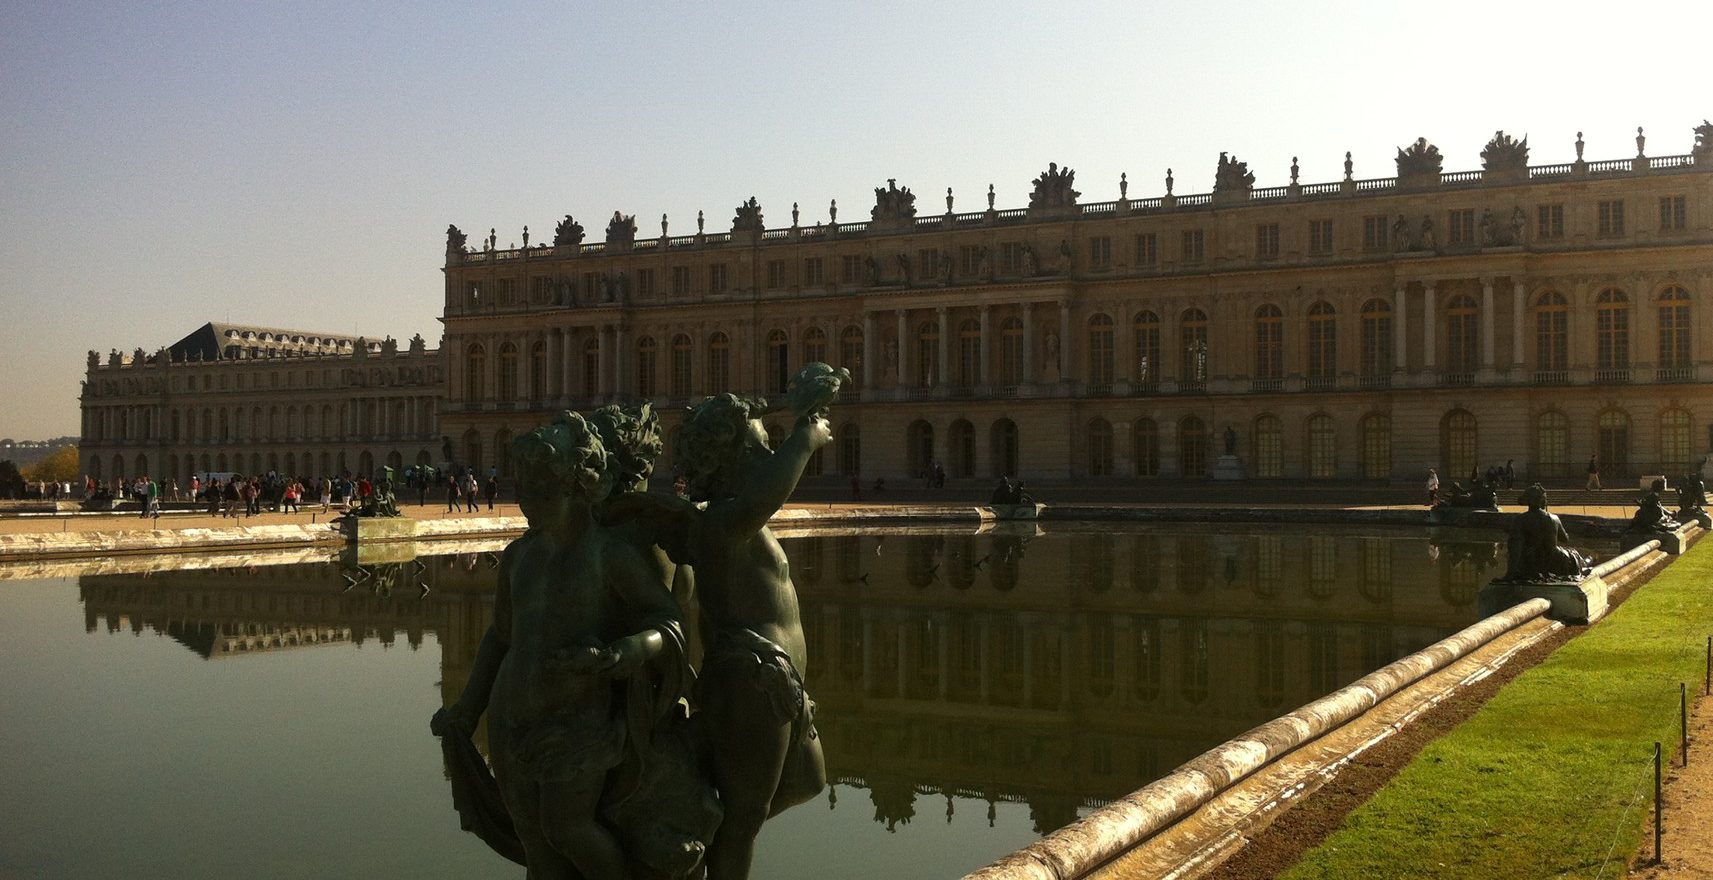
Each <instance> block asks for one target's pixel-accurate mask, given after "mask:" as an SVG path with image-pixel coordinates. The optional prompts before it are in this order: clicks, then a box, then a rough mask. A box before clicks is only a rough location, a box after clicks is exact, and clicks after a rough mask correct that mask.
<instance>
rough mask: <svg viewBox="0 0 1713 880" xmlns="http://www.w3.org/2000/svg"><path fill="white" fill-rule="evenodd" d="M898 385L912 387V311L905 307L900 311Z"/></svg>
mask: <svg viewBox="0 0 1713 880" xmlns="http://www.w3.org/2000/svg"><path fill="white" fill-rule="evenodd" d="M897 314H898V364H897V367H898V387H899V388H909V387H910V378H911V377H910V373H911V370H910V363H911V358H910V313H909V312H906V311H905V310H903V309H899V310H898V312H897Z"/></svg>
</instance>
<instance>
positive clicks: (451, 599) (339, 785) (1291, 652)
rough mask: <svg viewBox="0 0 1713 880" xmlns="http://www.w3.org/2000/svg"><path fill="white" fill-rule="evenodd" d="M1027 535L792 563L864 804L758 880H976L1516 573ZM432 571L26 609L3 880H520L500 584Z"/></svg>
mask: <svg viewBox="0 0 1713 880" xmlns="http://www.w3.org/2000/svg"><path fill="white" fill-rule="evenodd" d="M1029 529H1030V533H1023V532H1012V533H1002V534H994V533H988V534H970V533H967V532H956V531H940V532H926V533H924V532H922V531H919V530H918V531H912V532H910V533H904V532H897V531H894V532H881V531H865V532H861V533H843V534H831V533H823V534H818V535H812V536H803V535H800V536H798V537H790V538H787V539H786V540H785V541H784V544H785V547H786V550H787V552H788V554H789V555H790V557H791V569H792V573H793V577H794V579H795V581H796V583H797V586H798V589H799V592H800V593H801V594H802V598H803V603H802V605H803V618H804V627H805V630H806V632H807V635H808V639H809V647H810V658H811V659H810V668H809V670H808V674H807V680H808V685H809V689H810V693H811V695H812V696H813V697H814V698H815V699H816V701H817V702H818V704H819V709H818V717H817V721H818V726H819V728H820V731H821V735H822V737H823V744H824V747H825V751H826V758H827V765H828V773H829V777H830V778H831V780H832V781H833V784H832V785H830V786H829V789H828V791H827V792H826V794H825V795H823V796H822V798H821V799H820V800H818V801H815V802H811V803H808V804H805V805H803V806H800V807H797V808H795V809H793V810H790V811H788V812H786V813H785V814H783V815H781V816H779V817H778V818H776V819H774V820H773V821H772V822H770V823H769V825H768V826H767V828H766V829H765V830H764V831H763V833H762V838H761V841H760V844H759V848H758V849H759V855H758V864H757V867H756V871H755V876H756V877H757V878H802V877H811V876H813V877H827V878H843V877H850V878H858V877H892V878H915V877H925V878H926V877H956V876H959V875H961V874H962V873H964V872H966V871H969V870H972V869H974V868H977V867H980V866H981V865H983V864H985V863H987V862H988V861H991V860H992V859H994V858H996V857H998V856H1000V855H1003V854H1004V853H1006V852H1008V851H1010V850H1012V849H1014V848H1016V847H1018V846H1021V845H1023V844H1025V843H1027V842H1029V841H1030V840H1032V839H1034V838H1035V837H1036V836H1038V835H1039V834H1040V833H1043V832H1045V831H1049V830H1052V829H1054V828H1057V827H1059V826H1062V825H1064V824H1065V823H1067V822H1069V821H1072V820H1073V819H1075V818H1076V817H1078V816H1079V815H1085V814H1086V813H1087V812H1088V811H1089V809H1091V808H1092V807H1094V806H1097V805H1099V804H1101V803H1104V802H1105V801H1107V800H1110V799H1113V798H1116V797H1119V796H1122V795H1124V794H1126V793H1128V792H1130V791H1132V790H1134V789H1135V788H1137V787H1139V786H1141V785H1143V784H1145V783H1147V782H1149V781H1151V780H1153V779H1155V778H1157V777H1159V776H1161V775H1163V774H1164V773H1166V772H1168V771H1170V770H1171V769H1172V768H1173V767H1175V766H1176V765H1177V764H1179V763H1181V762H1183V761H1184V760H1186V759H1188V758H1191V757H1193V756H1195V755H1196V754H1198V753H1200V752H1201V751H1203V750H1205V749H1207V748H1208V747H1210V746H1212V745H1215V744H1217V743H1219V742H1222V741H1224V740H1225V739H1228V738H1230V737H1231V736H1233V735H1235V734H1237V733H1240V732H1242V731H1244V730H1246V729H1248V728H1249V727H1252V726H1254V725H1255V724H1258V723H1260V722H1262V721H1265V720H1267V719H1270V718H1273V717H1275V716H1277V715H1279V714H1281V713H1282V712H1285V711H1288V710H1290V709H1292V708H1294V707H1296V706H1298V705H1301V704H1302V703H1305V702H1307V701H1309V700H1311V699H1313V698H1315V697H1317V696H1320V695H1322V694H1324V693H1327V692H1329V691H1331V690H1333V689H1335V688H1337V687H1339V686H1340V685H1343V684H1345V683H1347V682H1349V681H1351V680H1353V679H1355V678H1357V677H1359V676H1361V675H1363V674H1364V673H1366V672H1368V671H1369V670H1371V669H1374V668H1376V667H1378V666H1381V665H1383V664H1385V663H1387V662H1390V661H1391V660H1393V659H1395V658H1397V657H1400V656H1403V655H1404V654H1407V653H1409V652H1411V651H1414V650H1417V649H1419V648H1421V647H1424V646H1426V645H1428V644H1430V643H1432V642H1434V641H1436V640H1438V639H1440V638H1442V637H1444V636H1445V635H1447V634H1449V633H1451V632H1454V631H1456V630H1458V629H1460V628H1462V627H1464V626H1466V625H1468V624H1469V623H1471V622H1473V621H1474V620H1475V616H1476V601H1475V599H1476V592H1477V590H1478V589H1479V588H1480V587H1481V585H1482V584H1484V583H1485V582H1486V581H1487V580H1488V579H1490V578H1492V577H1495V576H1497V575H1498V574H1500V573H1501V572H1502V569H1503V549H1504V545H1503V539H1502V537H1500V536H1496V535H1495V536H1487V535H1485V534H1484V533H1478V532H1458V533H1455V534H1456V536H1457V540H1456V541H1440V542H1433V541H1430V540H1429V539H1428V538H1426V537H1424V536H1423V534H1422V533H1420V532H1407V533H1399V532H1386V531H1373V530H1370V531H1352V532H1346V533H1342V534H1339V533H1334V532H1329V531H1328V530H1326V529H1325V528H1317V529H1316V530H1314V531H1313V532H1310V531H1308V530H1298V529H1292V528H1289V527H1283V528H1281V527H1251V528H1249V529H1248V530H1238V529H1231V530H1217V531H1215V530H1210V529H1208V528H1207V527H1196V526H1167V527H1138V526H1130V527H1127V528H1126V529H1125V530H1123V531H1119V530H1112V529H1104V528H1101V527H1099V526H1092V525H1091V526H1086V527H1074V526H1072V527H1066V526H1058V525H1055V526H1054V527H1053V529H1052V531H1051V532H1050V533H1047V534H1042V535H1036V534H1033V531H1034V527H1033V526H1030V527H1029ZM423 562H424V563H426V567H424V568H421V569H420V570H418V569H417V567H416V566H415V565H414V564H407V565H405V566H397V567H391V568H387V569H384V570H381V571H380V575H381V576H382V578H391V580H390V581H389V582H388V583H386V584H384V585H382V586H379V587H377V586H376V580H380V579H382V578H377V579H376V580H371V581H368V582H364V583H360V584H358V585H356V586H349V585H348V577H349V573H348V571H347V570H346V569H344V568H342V567H341V566H340V565H338V564H336V563H320V564H310V565H281V566H258V567H250V568H238V569H218V568H217V569H209V570H198V571H160V572H152V573H147V574H118V575H85V576H83V577H80V578H70V579H63V578H62V579H55V580H34V581H11V582H4V583H0V790H3V791H4V797H3V798H0V878H7V880H10V878H56V880H58V878H84V877H88V878H105V877H114V876H144V877H184V878H204V877H207V878H214V877H230V876H253V877H270V878H272V877H282V878H286V877H316V878H326V877H352V878H358V877H362V878H370V877H400V878H405V877H409V878H418V877H459V878H488V877H493V878H501V877H504V878H517V877H521V876H522V871H521V869H518V868H517V867H515V866H513V865H511V864H510V863H508V862H506V861H504V860H503V859H501V858H500V857H499V856H496V855H494V854H492V853H491V852H489V851H488V850H487V849H486V848H485V847H484V845H483V844H481V843H480V842H479V841H478V840H476V839H475V838H474V837H473V836H471V835H468V834H464V833H462V832H460V831H459V830H458V821H457V818H456V815H455V814H454V813H453V812H452V808H451V804H450V795H449V790H448V786H447V783H446V781H445V778H444V776H443V774H442V770H441V767H440V751H439V748H438V744H437V741H436V740H435V739H434V738H433V737H432V736H430V735H429V733H428V718H429V716H430V715H431V714H432V713H433V712H434V710H435V709H436V708H437V707H438V706H440V705H442V703H443V702H444V701H447V700H450V699H451V698H453V697H455V696H456V695H457V694H458V692H459V691H460V690H461V689H462V687H463V683H464V679H465V677H466V676H467V675H468V673H469V667H470V663H471V660H472V659H473V657H474V654H475V650H476V644H477V642H478V641H479V639H480V637H481V634H482V632H483V630H484V629H485V628H486V626H487V624H488V615H489V613H490V609H491V607H492V588H493V579H494V571H493V563H494V557H493V556H492V555H491V554H486V553H472V554H464V555H458V556H444V557H432V558H427V559H425V560H423ZM424 584H426V585H427V586H428V587H430V588H431V589H430V590H429V591H428V592H427V593H426V594H424V593H423V592H422V590H421V585H424Z"/></svg>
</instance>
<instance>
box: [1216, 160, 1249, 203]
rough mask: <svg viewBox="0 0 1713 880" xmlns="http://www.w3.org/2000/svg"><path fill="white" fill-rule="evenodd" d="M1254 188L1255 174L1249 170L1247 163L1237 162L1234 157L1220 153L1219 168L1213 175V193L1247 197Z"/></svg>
mask: <svg viewBox="0 0 1713 880" xmlns="http://www.w3.org/2000/svg"><path fill="white" fill-rule="evenodd" d="M1254 188H1255V172H1253V171H1250V170H1249V163H1248V162H1239V161H1238V160H1237V158H1236V157H1235V156H1228V155H1226V154H1225V153H1220V154H1219V167H1218V169H1216V170H1215V171H1214V175H1213V191H1214V192H1215V193H1230V194H1242V195H1248V194H1249V191H1250V190H1252V189H1254Z"/></svg>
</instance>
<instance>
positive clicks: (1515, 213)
mask: <svg viewBox="0 0 1713 880" xmlns="http://www.w3.org/2000/svg"><path fill="white" fill-rule="evenodd" d="M1528 225H1529V215H1527V214H1525V213H1523V206H1522V205H1517V206H1515V207H1513V208H1512V209H1511V240H1510V241H1509V242H1506V243H1507V244H1513V245H1520V244H1522V243H1523V232H1524V230H1526V229H1527V228H1528Z"/></svg>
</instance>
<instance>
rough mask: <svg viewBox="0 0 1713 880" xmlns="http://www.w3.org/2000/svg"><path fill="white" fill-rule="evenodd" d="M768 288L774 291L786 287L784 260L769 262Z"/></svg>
mask: <svg viewBox="0 0 1713 880" xmlns="http://www.w3.org/2000/svg"><path fill="white" fill-rule="evenodd" d="M712 286H713V285H711V284H710V285H709V287H712ZM767 286H768V287H770V288H774V289H778V288H781V287H784V286H785V261H784V260H768V261H767Z"/></svg>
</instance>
